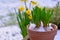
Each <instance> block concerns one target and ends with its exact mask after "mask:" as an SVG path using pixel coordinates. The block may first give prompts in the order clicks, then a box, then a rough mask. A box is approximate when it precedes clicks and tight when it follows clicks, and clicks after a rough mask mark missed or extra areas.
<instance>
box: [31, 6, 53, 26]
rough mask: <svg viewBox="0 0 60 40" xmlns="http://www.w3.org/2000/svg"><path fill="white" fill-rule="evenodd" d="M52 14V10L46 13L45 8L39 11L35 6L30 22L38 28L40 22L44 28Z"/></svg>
mask: <svg viewBox="0 0 60 40" xmlns="http://www.w3.org/2000/svg"><path fill="white" fill-rule="evenodd" d="M52 14H53V11H52V10H47V11H46V8H45V7H44V8H42V9H41V8H39V7H37V6H36V7H35V8H33V11H32V17H33V18H32V22H33V23H35V24H36V25H37V27H39V24H40V22H41V21H42V22H43V24H44V26H45V27H46V26H47V24H48V23H49V21H50V18H51V16H52Z"/></svg>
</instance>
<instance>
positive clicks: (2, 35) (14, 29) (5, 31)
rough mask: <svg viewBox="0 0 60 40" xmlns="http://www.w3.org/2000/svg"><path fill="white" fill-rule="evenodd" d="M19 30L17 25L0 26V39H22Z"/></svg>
mask: <svg viewBox="0 0 60 40" xmlns="http://www.w3.org/2000/svg"><path fill="white" fill-rule="evenodd" d="M22 39H23V37H22V35H21V30H20V28H19V27H18V26H16V25H13V26H8V27H1V28H0V40H22Z"/></svg>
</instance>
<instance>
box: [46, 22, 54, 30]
mask: <svg viewBox="0 0 60 40" xmlns="http://www.w3.org/2000/svg"><path fill="white" fill-rule="evenodd" d="M46 29H47V31H51V30H53V27H52V26H51V23H49V26H48V27H47V28H46Z"/></svg>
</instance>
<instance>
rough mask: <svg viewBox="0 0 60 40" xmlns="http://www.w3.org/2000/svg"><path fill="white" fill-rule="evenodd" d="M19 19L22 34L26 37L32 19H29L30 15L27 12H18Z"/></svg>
mask: <svg viewBox="0 0 60 40" xmlns="http://www.w3.org/2000/svg"><path fill="white" fill-rule="evenodd" d="M17 20H18V24H19V26H20V28H21V31H22V35H23V37H25V36H26V35H27V29H26V27H27V25H28V24H29V23H30V20H29V19H28V15H26V12H22V13H21V12H20V11H19V12H18V14H17Z"/></svg>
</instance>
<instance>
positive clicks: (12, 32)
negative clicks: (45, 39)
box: [0, 25, 60, 40]
mask: <svg viewBox="0 0 60 40" xmlns="http://www.w3.org/2000/svg"><path fill="white" fill-rule="evenodd" d="M22 39H23V37H22V35H21V30H20V28H19V27H18V26H17V25H13V26H8V27H3V28H0V40H22ZM54 40H60V30H58V32H57V35H56V37H55V39H54Z"/></svg>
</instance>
